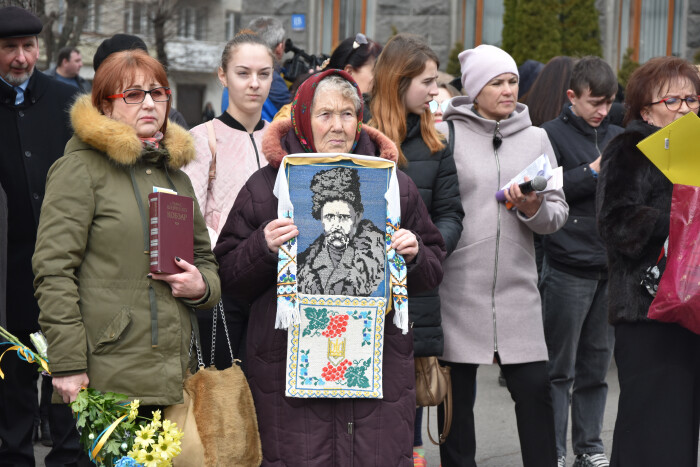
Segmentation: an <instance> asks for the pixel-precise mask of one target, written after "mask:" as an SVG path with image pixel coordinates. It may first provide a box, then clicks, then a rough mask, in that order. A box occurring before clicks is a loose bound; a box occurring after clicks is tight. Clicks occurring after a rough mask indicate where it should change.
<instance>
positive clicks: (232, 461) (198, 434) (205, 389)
mask: <svg viewBox="0 0 700 467" xmlns="http://www.w3.org/2000/svg"><path fill="white" fill-rule="evenodd" d="M219 312H220V314H221V320H222V322H223V325H224V331H225V335H226V339H227V340H228V329H227V327H226V321H225V320H224V309H223V306H222V304H221V302H219V304H218V305H217V306H216V307H214V321H213V326H212V341H213V340H214V339H215V333H216V321H217V316H218V313H219ZM195 323H196V321H195ZM195 323H193V324H194V325H195V326H196V324H195ZM193 329H196V327H193ZM196 334H197V333H196V332H195V333H193V336H192V344H191V345H190V347H192V346H194V347H195V348H196V350H197V362H198V364H199V370H198V371H197V372H196V373H195V374H194V375H190V376H188V377H187V378H186V379H185V383H184V402H183V403H182V404H178V405H174V406H170V407H167V408H166V409H165V414H164V416H165V418H167V419H169V420H171V421H173V422H175V423H177V426H178V427H180V428H181V429H182V431H183V432H184V434H185V435H184V436H183V438H182V441H181V443H182V445H181V447H182V453H181V454H180V455H179V456H177V457H175V458H174V459H173V466H175V467H191V466H211V467H214V466H223V465H236V466H243V467H248V466H250V467H254V466H259V465H260V464H261V463H262V446H261V444H260V434H259V432H258V420H257V416H256V414H255V406H254V405H253V396H252V394H251V393H250V388H249V387H248V382H247V381H246V378H245V375H244V374H243V371H241V368H240V367H239V366H238V365H237V364H236V362H237V361H239V360H234V359H233V352H232V351H231V342H230V341H229V342H228V343H229V351H231V360H232V365H231V367H230V368H227V369H225V370H217V369H216V368H215V367H214V366H211V367H209V368H204V363H203V362H202V354H201V351H200V345H199V339H198V338H195V335H196ZM212 358H213V349H212Z"/></svg>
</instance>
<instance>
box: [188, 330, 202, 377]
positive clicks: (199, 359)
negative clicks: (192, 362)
mask: <svg viewBox="0 0 700 467" xmlns="http://www.w3.org/2000/svg"><path fill="white" fill-rule="evenodd" d="M194 332H195V331H194V329H192V337H191V338H190V352H189V355H188V356H189V357H192V348H193V347H194V348H195V349H196V350H197V366H198V367H199V368H204V359H203V358H202V349H201V348H200V347H199V342H198V341H197V338H196V337H195V336H194Z"/></svg>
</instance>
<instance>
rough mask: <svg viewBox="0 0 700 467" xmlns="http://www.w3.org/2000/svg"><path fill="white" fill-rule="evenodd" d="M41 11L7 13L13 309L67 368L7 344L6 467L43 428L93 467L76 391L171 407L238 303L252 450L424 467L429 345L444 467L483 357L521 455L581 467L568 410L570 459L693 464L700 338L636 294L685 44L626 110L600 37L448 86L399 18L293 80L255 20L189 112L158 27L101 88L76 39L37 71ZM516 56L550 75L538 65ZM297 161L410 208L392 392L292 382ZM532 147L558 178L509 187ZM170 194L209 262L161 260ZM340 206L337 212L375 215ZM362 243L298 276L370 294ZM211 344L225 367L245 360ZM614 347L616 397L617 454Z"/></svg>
mask: <svg viewBox="0 0 700 467" xmlns="http://www.w3.org/2000/svg"><path fill="white" fill-rule="evenodd" d="M43 27H44V26H43V25H42V23H41V21H40V20H39V18H38V17H36V16H35V15H34V14H32V13H30V12H29V11H27V10H24V9H22V8H18V7H5V8H2V9H0V141H3V150H2V151H0V325H2V326H3V327H6V328H7V329H9V330H10V331H11V332H12V333H14V334H15V335H17V336H18V337H19V338H20V339H21V340H22V341H23V342H26V343H29V334H30V333H32V332H35V331H37V330H39V329H41V331H43V333H44V334H45V335H46V338H47V341H48V344H49V347H48V348H49V350H48V357H49V361H50V366H51V376H50V377H49V376H43V377H42V378H43V382H42V384H41V385H40V386H41V398H39V394H38V390H37V387H38V385H37V378H38V373H37V372H36V371H35V370H34V369H33V368H31V366H29V365H26V364H25V363H23V362H21V361H19V360H18V359H13V358H5V359H4V360H3V362H2V363H3V368H2V369H3V372H4V373H5V375H6V377H5V379H3V380H0V466H33V465H35V460H34V452H33V446H32V443H33V441H34V440H35V438H36V437H37V436H39V437H41V439H42V441H44V442H45V443H46V444H47V445H51V450H50V452H49V454H48V455H47V457H46V459H45V464H46V465H47V466H50V467H53V466H59V465H61V466H63V465H69V466H87V465H92V464H91V462H90V460H89V458H88V457H87V454H86V453H85V452H83V451H82V449H81V448H80V446H79V443H78V432H77V430H76V428H75V423H74V420H73V419H72V414H71V412H70V410H69V408H68V407H67V405H65V404H66V403H69V402H72V401H74V400H75V398H76V395H77V394H78V391H79V390H80V388H81V387H86V386H90V387H94V388H96V389H98V390H103V391H114V392H119V393H123V394H126V395H127V396H129V397H130V398H136V399H139V400H140V401H141V404H142V406H143V407H142V410H147V409H151V408H162V407H166V406H169V405H173V404H176V403H179V402H181V400H182V383H183V381H184V379H185V376H186V374H187V369H188V366H190V365H191V363H192V355H191V352H190V341H191V338H192V336H193V335H194V334H193V333H196V332H197V329H199V332H200V333H201V337H202V349H203V350H204V352H205V353H206V352H208V351H209V349H210V348H212V350H214V351H215V348H216V346H225V345H226V340H225V339H219V340H217V342H215V343H212V342H211V341H210V340H211V329H212V320H211V312H210V311H209V310H211V308H212V307H214V306H215V305H216V304H217V303H219V300H220V299H221V303H222V304H223V308H224V310H225V315H226V321H227V322H228V328H229V329H230V330H231V335H230V337H231V344H232V347H233V352H234V355H235V356H236V358H238V359H240V360H241V365H242V367H243V368H244V371H245V373H246V377H247V380H248V384H249V386H250V389H251V392H252V395H253V399H254V402H255V409H256V413H257V417H258V424H259V432H260V439H261V442H262V453H263V461H262V462H263V464H262V465H292V466H296V465H314V466H328V465H362V466H371V465H376V466H417V467H423V466H426V465H427V460H426V458H425V449H424V446H423V439H422V430H421V428H422V425H423V423H422V409H421V408H420V407H418V408H417V407H416V393H415V375H414V361H413V359H414V357H438V358H439V359H440V362H441V364H443V365H447V366H449V367H450V369H451V377H452V395H453V403H452V406H451V409H450V410H451V412H450V413H446V412H445V407H444V406H440V407H439V409H438V420H439V423H438V426H440V427H442V426H443V423H442V422H443V421H444V419H445V418H446V417H451V420H452V428H451V430H450V432H449V435H447V436H446V438H445V441H444V443H443V444H441V445H440V449H439V450H440V459H439V462H440V464H441V465H442V466H445V467H448V466H450V467H451V466H464V467H469V466H476V460H475V459H476V432H477V430H478V426H476V424H475V419H474V405H475V403H476V395H477V389H478V388H477V382H476V374H477V370H478V367H479V365H490V364H497V365H499V367H500V369H501V371H502V376H503V379H504V381H505V386H506V387H507V389H508V391H509V392H510V395H511V397H512V399H513V401H514V403H515V404H514V410H515V414H516V420H517V427H515V428H517V431H518V435H519V439H520V446H521V456H522V463H523V465H524V466H526V467H544V466H547V467H550V466H551V467H565V466H566V465H567V464H566V459H567V448H568V446H567V427H568V426H569V425H570V426H571V450H572V452H573V455H574V458H575V461H574V464H573V465H574V466H575V467H607V466H608V465H612V466H615V467H628V466H634V467H640V466H641V467H644V466H649V467H651V466H655V467H659V466H674V467H691V466H697V465H698V438H699V435H700V336H698V335H697V334H695V333H693V332H691V331H689V330H687V329H685V328H683V327H682V326H680V325H678V324H673V323H661V322H658V321H654V320H651V319H649V318H647V311H648V309H649V307H650V305H651V302H652V300H653V296H652V295H650V294H649V293H647V292H646V289H645V288H644V287H643V286H640V278H641V277H642V276H643V274H644V272H645V271H646V269H647V268H649V267H650V266H653V265H655V264H656V262H657V258H658V256H659V252H660V251H661V250H662V249H663V247H664V242H666V239H667V238H668V236H669V217H670V211H671V193H672V187H673V185H672V183H671V182H670V181H669V180H668V179H666V177H665V176H664V175H663V174H662V173H661V172H660V171H659V169H658V168H656V166H654V165H653V164H652V163H651V162H650V161H649V160H648V159H647V158H646V157H645V156H644V155H643V154H642V153H641V152H640V150H639V149H638V148H637V143H638V142H639V141H640V140H642V139H643V138H645V137H647V136H649V135H651V134H653V133H654V132H656V131H657V130H659V129H660V128H662V127H664V126H666V125H668V124H669V123H672V122H673V121H675V120H677V119H678V118H680V117H682V116H684V115H686V114H688V113H690V112H694V113H696V114H697V112H698V108H699V107H700V103H699V101H698V98H699V96H698V95H699V94H700V76H699V75H698V70H697V69H696V68H695V67H694V66H693V65H691V64H690V63H689V62H687V61H686V60H683V59H680V58H676V57H657V58H653V59H651V60H649V61H648V62H646V63H644V64H643V65H641V66H640V67H639V68H638V69H637V70H636V71H635V72H634V73H633V74H632V75H631V77H630V78H629V82H628V84H627V87H626V89H625V93H624V104H621V103H619V102H615V101H616V96H618V95H619V94H620V93H619V85H618V82H617V79H616V77H615V74H614V72H613V70H612V69H611V67H610V66H609V65H608V64H607V63H606V62H605V61H603V60H602V59H600V58H598V57H582V58H575V57H554V58H553V59H552V60H551V61H550V62H548V63H547V64H536V63H535V64H533V63H532V62H530V61H528V62H526V64H525V65H527V67H525V65H523V67H521V68H520V69H519V68H518V65H517V64H516V62H515V61H514V60H513V58H512V57H511V56H510V55H509V54H508V53H507V52H506V51H504V50H502V49H500V48H498V47H495V46H492V45H479V46H477V47H475V48H472V49H468V50H465V51H463V52H462V53H460V54H459V62H460V65H461V76H459V77H458V79H456V80H452V79H451V78H450V79H449V80H445V79H444V78H441V77H440V75H439V72H438V69H439V68H440V60H439V57H438V55H437V54H436V53H435V52H434V51H433V50H432V49H431V48H430V46H429V44H428V43H427V41H426V40H425V39H424V38H422V37H420V36H417V35H413V34H405V33H399V34H396V35H395V36H393V37H392V38H391V39H390V40H389V41H388V42H387V43H386V44H383V45H381V44H379V43H377V42H375V41H373V40H372V39H370V38H367V37H366V36H364V35H363V34H357V35H356V36H353V37H349V38H347V39H345V40H344V41H342V42H340V43H339V45H338V46H337V48H336V49H335V50H334V52H333V54H332V56H331V57H330V59H329V60H328V62H327V63H325V64H324V65H322V67H321V68H320V69H312V70H309V72H308V73H306V74H304V75H303V76H302V77H301V78H300V79H298V80H297V82H296V83H294V85H293V89H292V91H291V92H290V89H289V84H290V83H286V82H285V81H284V78H283V77H284V69H283V68H282V67H281V63H280V59H281V57H282V56H283V54H284V39H285V31H284V28H283V27H282V24H281V23H280V22H279V21H278V20H276V19H274V18H269V17H262V18H257V19H254V20H253V21H251V22H250V24H249V25H248V27H247V28H246V29H243V30H241V31H240V32H239V33H238V34H237V35H236V36H235V37H234V38H233V39H231V40H230V41H229V42H228V43H227V44H226V46H225V47H224V49H223V51H222V55H221V61H220V66H219V67H218V70H217V73H218V78H219V81H220V83H221V85H222V88H225V89H226V93H225V96H224V105H222V113H221V114H220V115H219V116H215V115H216V114H215V112H214V110H213V106H212V105H211V103H207V107H206V109H205V111H204V112H203V115H202V123H201V124H200V125H198V126H196V127H194V128H192V129H191V130H189V131H188V130H187V129H186V128H183V127H182V126H181V125H179V124H178V123H177V121H178V113H177V111H175V110H174V109H173V107H172V99H171V91H170V87H169V82H168V76H167V73H166V71H165V70H164V68H163V67H162V66H161V65H160V63H159V62H158V61H157V60H155V59H154V58H152V57H150V56H149V55H148V52H147V48H146V45H145V43H143V41H142V40H141V39H139V38H138V37H135V36H129V35H126V34H117V35H115V36H113V37H112V38H109V39H107V40H105V41H104V42H103V43H102V44H101V45H100V47H99V48H98V49H97V53H96V54H95V57H94V59H93V65H94V67H95V76H94V80H93V81H92V82H91V83H88V82H86V81H85V80H84V79H82V78H80V76H79V74H78V72H79V70H80V66H81V65H82V57H81V54H80V51H79V50H78V49H76V48H67V49H64V50H61V51H60V52H59V54H58V60H57V65H56V67H55V68H53V69H52V70H50V71H49V72H46V73H42V72H41V71H39V70H38V69H37V68H36V63H37V60H38V57H39V42H38V34H39V33H40V32H41V30H42V28H43ZM524 67H525V68H527V69H528V70H533V69H534V70H536V73H535V75H532V74H531V73H529V72H528V77H527V80H525V79H523V76H521V74H522V75H524V74H525V68H524ZM521 85H522V86H521ZM524 87H527V89H523V88H524ZM623 111H624V120H623V119H622V118H621V116H622V115H623ZM180 117H181V115H180ZM299 153H348V154H356V155H362V156H371V157H377V158H381V159H384V160H388V161H391V162H393V163H395V164H396V167H397V168H398V170H397V180H398V191H399V195H400V196H399V198H400V207H401V214H402V216H401V217H402V219H401V228H400V229H398V230H397V231H396V232H394V233H393V236H392V237H391V240H390V244H391V246H392V247H393V248H394V249H395V251H396V252H397V253H399V254H400V255H402V256H403V258H404V260H405V262H406V266H407V283H408V316H409V322H410V326H409V327H410V329H409V330H408V332H407V333H405V334H404V333H402V332H401V329H400V328H399V327H397V326H393V325H387V326H386V328H385V331H384V332H385V335H384V341H383V350H382V352H383V376H382V378H383V397H382V398H380V399H352V398H346V399H324V398H291V397H287V396H286V395H285V378H284V374H285V371H286V362H287V361H286V349H287V331H286V330H283V329H277V328H276V320H277V315H276V313H277V282H276V274H277V259H278V251H279V249H280V247H282V246H283V245H284V244H285V243H286V242H288V241H289V240H291V239H293V238H295V237H297V236H298V235H299V229H298V227H297V225H295V223H294V220H293V219H290V218H284V217H280V216H279V215H278V209H277V204H278V203H277V198H276V191H275V180H276V179H277V173H278V171H279V170H280V164H281V162H282V159H283V158H284V157H285V156H286V155H288V154H299ZM538 158H540V159H541V160H543V161H545V162H543V163H544V164H545V165H547V164H548V165H549V166H551V167H552V168H557V167H561V169H562V171H563V187H554V188H553V189H550V190H543V191H544V192H536V191H528V190H526V189H525V188H522V189H521V186H520V185H519V184H517V183H512V184H510V185H508V181H509V180H511V179H513V178H514V177H515V176H516V175H517V174H518V173H519V172H520V171H521V170H522V169H524V168H525V167H526V166H528V165H529V164H531V163H532V162H533V161H535V160H537V159H538ZM321 182H322V181H321ZM319 183H320V182H319ZM155 187H158V188H159V189H169V190H173V191H175V192H177V193H179V194H181V195H185V196H189V197H191V198H192V199H193V200H196V202H195V203H194V213H193V214H194V222H193V225H194V227H193V228H194V232H193V234H194V235H193V237H194V260H193V261H192V262H191V263H189V262H187V261H186V260H185V259H183V258H180V257H175V258H172V259H171V260H172V261H173V262H174V264H177V265H178V266H179V270H180V272H178V273H174V274H163V273H152V272H150V268H149V267H150V256H149V212H148V194H149V193H151V192H152V191H153V190H154V188H155ZM504 187H505V188H504ZM336 189H338V190H339V189H340V188H338V187H336ZM348 189H350V188H348ZM312 190H313V187H312ZM499 190H503V197H504V198H505V202H500V201H498V200H497V199H496V197H495V196H494V194H495V193H496V192H497V191H499ZM348 196H349V197H350V198H353V197H358V196H359V194H354V195H353V194H352V193H351V194H350V195H348ZM343 199H344V198H343V197H340V198H338V199H335V198H334V200H332V201H333V203H337V204H339V205H342V206H335V209H339V210H341V211H342V210H343V209H345V210H346V211H347V212H348V213H349V214H347V215H346V216H345V217H348V218H353V217H352V216H353V215H355V214H358V213H359V214H361V211H362V208H361V205H359V208H358V205H352V203H348V202H343V201H342V200H343ZM333 203H328V204H333ZM321 209H324V210H325V209H326V207H325V206H324V207H319V210H321ZM339 212H340V211H339ZM337 216H341V214H337ZM360 217H361V216H360ZM353 219H354V218H353ZM358 223H359V220H358ZM360 225H362V224H360ZM370 233H371V232H369V233H367V234H366V236H365V237H363V241H365V242H371V240H370V237H371V235H370ZM377 238H379V240H378V242H379V243H378V244H379V245H380V246H381V247H382V248H383V245H384V239H383V233H382V232H380V233H379V234H377ZM317 242H319V245H321V243H322V242H326V239H325V238H324V234H322V235H321V236H320V237H319V239H317ZM328 244H329V251H330V250H332V248H331V247H332V246H333V244H332V240H331V239H330V237H329V239H328ZM319 249H320V247H319ZM380 250H381V248H380ZM324 251H325V250H324ZM348 251H351V250H347V251H344V252H341V253H340V254H341V255H347V254H351V253H348ZM332 254H333V253H332V252H331V256H332ZM302 259H303V258H301V257H300V263H302V262H303V261H302ZM352 259H353V258H346V261H345V262H343V261H340V262H334V264H336V263H337V264H338V265H342V266H343V267H347V271H346V272H343V273H342V274H336V275H337V276H338V277H339V280H338V282H337V283H336V282H332V281H330V279H329V280H328V281H326V282H324V283H323V284H321V283H320V281H319V284H316V285H314V283H309V284H305V283H304V282H303V281H302V280H301V279H300V283H299V287H300V288H304V287H307V286H308V287H310V290H314V291H316V290H318V291H320V292H319V293H324V294H337V295H353V294H354V293H353V292H352V291H351V290H350V289H347V288H346V287H347V281H344V280H343V279H344V278H345V277H346V276H350V277H351V276H352V275H353V274H354V273H355V271H354V270H353V265H352ZM341 260H342V258H341ZM310 261H311V260H310ZM329 261H331V260H329ZM308 262H309V261H307V263H308ZM304 267H305V266H302V265H301V264H300V271H302V269H303V268H304ZM336 267H340V266H337V265H336ZM334 272H337V271H334ZM300 274H302V275H304V280H307V279H308V280H311V279H313V278H312V277H311V274H310V273H308V274H307V272H306V271H305V272H300ZM327 275H328V274H327ZM330 276H333V274H330ZM309 277H311V279H309ZM314 293H315V292H314ZM394 313H398V311H397V310H391V311H390V312H389V314H388V315H387V318H386V321H387V323H391V322H392V321H393V315H394ZM207 339H209V341H207ZM212 345H214V347H212ZM218 355H220V356H221V357H222V358H217V359H215V360H214V364H215V365H216V367H217V368H220V369H223V368H226V367H227V366H229V365H231V361H230V358H228V355H227V352H226V351H223V352H218ZM613 355H614V357H615V361H616V364H617V366H618V372H619V381H620V399H619V404H618V415H617V421H616V424H615V431H614V436H613V444H612V446H609V447H607V448H608V452H612V455H611V458H610V461H608V457H607V455H606V446H604V445H603V441H602V439H601V429H602V420H603V414H604V412H605V403H606V398H607V382H606V375H607V372H608V367H609V365H610V362H611V359H612V357H613ZM208 357H209V356H208V355H205V358H204V359H205V361H208ZM52 392H53V402H55V403H54V404H50V403H49V399H50V397H51V393H52ZM40 399H41V402H40ZM346 427H347V429H346ZM433 463H434V464H435V465H437V463H438V460H437V459H431V465H433Z"/></svg>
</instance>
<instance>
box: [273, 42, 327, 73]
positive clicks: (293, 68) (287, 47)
mask: <svg viewBox="0 0 700 467" xmlns="http://www.w3.org/2000/svg"><path fill="white" fill-rule="evenodd" d="M284 52H285V53H287V52H292V53H294V56H293V57H292V58H290V59H288V60H285V62H284V69H285V72H284V78H285V79H286V80H287V81H290V82H294V81H295V80H296V79H297V78H298V77H299V75H303V74H304V73H307V72H308V71H309V70H316V69H317V68H320V67H321V64H323V62H325V61H326V60H327V59H328V58H330V57H329V56H328V55H325V54H321V55H309V54H307V53H306V52H304V51H303V50H302V49H300V48H299V47H297V46H295V45H294V43H293V42H292V40H291V39H287V40H286V41H285V42H284Z"/></svg>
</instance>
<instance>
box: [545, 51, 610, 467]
mask: <svg viewBox="0 0 700 467" xmlns="http://www.w3.org/2000/svg"><path fill="white" fill-rule="evenodd" d="M616 91H617V80H616V78H615V74H614V73H613V71H612V69H611V68H610V66H609V65H608V64H607V63H605V62H604V61H603V60H602V59H600V58H598V57H584V58H582V59H581V60H579V61H578V62H577V63H576V64H575V65H574V69H573V71H572V75H571V82H570V89H569V90H568V91H567V96H568V97H569V100H570V104H567V105H566V106H565V107H564V109H563V110H562V112H561V114H560V115H559V117H557V118H556V119H554V120H551V121H549V122H546V123H545V124H543V125H542V127H543V128H544V129H545V130H546V131H547V135H548V136H549V140H550V141H551V143H552V147H553V148H554V152H555V155H556V158H557V162H558V164H559V165H560V166H561V167H563V170H564V194H565V195H566V202H567V203H569V219H568V220H567V222H566V225H565V226H564V227H563V228H562V229H561V230H559V231H558V232H556V233H554V234H551V235H546V236H545V237H544V238H543V246H544V261H543V265H542V275H541V278H540V293H541V295H542V314H543V317H544V332H545V339H546V341H547V350H548V352H549V364H548V370H549V379H550V381H551V384H552V402H553V404H554V421H555V429H556V432H555V433H556V442H557V456H558V458H559V466H561V467H563V466H565V465H566V429H567V421H568V417H569V406H571V427H572V428H571V431H572V445H573V451H574V454H575V455H576V461H575V463H574V466H576V467H607V466H608V460H607V458H606V457H605V454H604V452H603V442H602V440H601V438H600V431H601V429H602V426H603V413H604V411H605V400H606V396H607V391H608V385H607V382H606V381H605V378H606V375H607V371H608V366H609V364H610V358H611V355H612V348H613V333H612V327H611V326H610V325H609V324H608V317H607V287H608V280H607V278H608V271H607V257H606V252H605V247H604V246H603V242H602V240H601V238H600V237H599V235H598V230H597V227H596V216H595V193H596V185H597V178H598V172H599V171H600V158H601V154H602V152H603V149H604V148H605V145H606V144H607V143H608V141H610V140H611V139H612V138H613V137H615V136H616V135H618V134H619V133H622V131H623V130H622V128H620V127H618V126H615V125H612V124H611V123H610V119H609V118H608V112H609V111H610V106H611V105H612V102H613V100H614V97H615V92H616Z"/></svg>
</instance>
